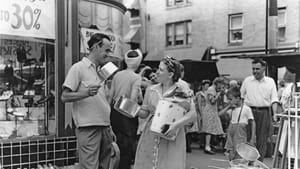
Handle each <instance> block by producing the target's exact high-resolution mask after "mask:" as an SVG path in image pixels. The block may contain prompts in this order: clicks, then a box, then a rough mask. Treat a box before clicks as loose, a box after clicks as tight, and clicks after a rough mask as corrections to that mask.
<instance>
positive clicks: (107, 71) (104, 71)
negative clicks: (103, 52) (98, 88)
mask: <svg viewBox="0 0 300 169" xmlns="http://www.w3.org/2000/svg"><path fill="white" fill-rule="evenodd" d="M118 69H119V68H118V67H117V66H116V65H115V64H113V63H112V62H108V63H106V64H105V65H104V66H102V67H101V68H100V70H98V75H99V78H100V80H101V82H103V81H104V80H106V79H108V78H109V77H110V76H112V75H113V74H114V73H116V72H117V70H118Z"/></svg>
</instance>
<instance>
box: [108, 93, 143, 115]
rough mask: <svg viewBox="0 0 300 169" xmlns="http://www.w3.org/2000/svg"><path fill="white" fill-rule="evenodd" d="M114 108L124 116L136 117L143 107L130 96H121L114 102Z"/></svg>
mask: <svg viewBox="0 0 300 169" xmlns="http://www.w3.org/2000/svg"><path fill="white" fill-rule="evenodd" d="M114 108H115V109H116V110H117V111H118V112H120V113H121V114H123V115H124V116H127V117H129V118H134V117H135V116H136V115H137V113H138V112H139V110H140V108H141V107H140V106H139V105H138V104H137V103H136V102H134V101H132V100H130V99H129V98H126V97H124V96H121V97H119V99H118V100H117V101H116V103H115V104H114Z"/></svg>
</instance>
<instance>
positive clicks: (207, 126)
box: [202, 77, 224, 154]
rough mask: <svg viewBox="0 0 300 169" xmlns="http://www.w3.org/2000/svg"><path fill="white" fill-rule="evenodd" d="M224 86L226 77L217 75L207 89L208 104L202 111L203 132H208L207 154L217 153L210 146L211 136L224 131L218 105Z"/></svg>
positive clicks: (206, 136)
mask: <svg viewBox="0 0 300 169" xmlns="http://www.w3.org/2000/svg"><path fill="white" fill-rule="evenodd" d="M223 88H224V79H223V78H220V77H217V78H215V80H214V81H213V85H211V86H210V87H209V88H208V89H207V91H206V105H205V107H204V110H203V112H202V132H204V133H206V135H205V148H204V152H205V153H207V154H215V152H213V151H212V149H211V147H210V140H211V136H212V135H220V134H223V133H224V132H223V129H222V124H221V120H220V118H219V115H218V105H217V100H218V99H219V97H221V96H222V95H223V94H224V91H223Z"/></svg>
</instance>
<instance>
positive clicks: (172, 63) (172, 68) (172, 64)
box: [161, 56, 181, 82]
mask: <svg viewBox="0 0 300 169" xmlns="http://www.w3.org/2000/svg"><path fill="white" fill-rule="evenodd" d="M161 61H162V62H163V63H164V64H165V65H166V66H167V70H168V71H169V72H172V73H173V77H172V80H173V82H177V81H178V79H179V78H180V76H181V72H180V63H179V62H178V60H176V59H175V58H172V57H170V56H165V57H164V58H163V59H162V60H161Z"/></svg>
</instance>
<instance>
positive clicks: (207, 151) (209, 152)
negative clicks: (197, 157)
mask: <svg viewBox="0 0 300 169" xmlns="http://www.w3.org/2000/svg"><path fill="white" fill-rule="evenodd" d="M204 153H205V154H211V155H214V154H216V153H215V152H214V151H212V150H206V149H204Z"/></svg>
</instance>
